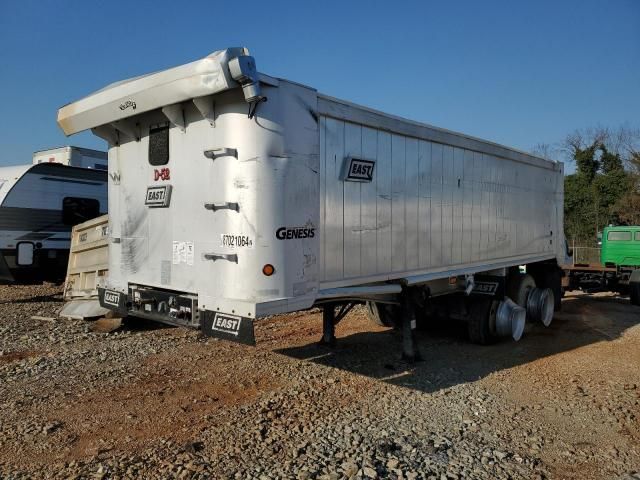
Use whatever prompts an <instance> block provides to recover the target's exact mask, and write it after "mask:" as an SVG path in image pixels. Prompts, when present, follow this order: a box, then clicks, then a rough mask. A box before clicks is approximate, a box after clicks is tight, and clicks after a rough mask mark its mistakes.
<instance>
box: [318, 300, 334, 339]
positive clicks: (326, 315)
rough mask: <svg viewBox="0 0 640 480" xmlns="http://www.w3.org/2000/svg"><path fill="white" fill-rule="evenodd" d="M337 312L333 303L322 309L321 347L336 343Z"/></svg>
mask: <svg viewBox="0 0 640 480" xmlns="http://www.w3.org/2000/svg"><path fill="white" fill-rule="evenodd" d="M335 332H336V325H335V310H334V305H333V303H328V304H326V305H325V306H324V307H322V339H321V340H320V345H333V344H334V343H335V342H336V335H335Z"/></svg>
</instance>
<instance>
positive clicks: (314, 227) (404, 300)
mask: <svg viewBox="0 0 640 480" xmlns="http://www.w3.org/2000/svg"><path fill="white" fill-rule="evenodd" d="M255 65H256V64H255V60H254V58H253V57H251V56H250V55H249V53H248V50H247V49H245V48H228V49H225V50H220V51H216V52H214V53H212V54H211V55H209V56H207V57H206V58H204V59H202V60H198V61H195V62H192V63H188V64H186V65H182V66H178V67H175V68H171V69H168V70H165V71H161V72H158V73H153V74H149V75H145V76H141V77H136V78H133V79H130V80H125V81H121V82H118V83H116V84H113V85H110V86H107V87H105V88H103V89H102V90H99V91H98V92H96V93H93V94H91V95H89V96H87V97H85V98H83V99H81V100H78V101H76V102H74V103H71V104H69V105H66V106H64V107H62V108H61V109H60V110H59V112H58V124H59V125H60V127H61V128H62V130H63V131H64V133H65V134H67V135H71V134H74V133H76V132H80V131H83V130H88V129H91V130H92V131H93V133H94V134H96V135H98V136H99V137H101V138H103V139H105V140H106V141H107V142H108V144H109V167H108V170H109V172H108V173H109V247H108V248H109V278H108V285H107V286H106V288H103V289H100V292H99V297H100V301H101V304H102V305H103V306H104V307H106V308H110V309H112V310H115V311H117V312H119V313H120V314H121V315H130V316H134V317H141V318H147V319H153V320H157V321H160V322H166V323H170V324H175V325H184V326H191V327H196V328H200V329H202V331H203V332H204V333H205V334H208V335H213V336H217V337H221V338H225V339H230V340H235V341H240V342H245V343H253V342H254V341H255V340H254V327H253V323H254V320H255V319H256V318H257V317H261V316H266V315H272V314H278V313H284V312H291V311H295V310H301V309H308V308H310V307H312V306H314V305H316V306H317V305H320V306H323V307H324V308H323V311H324V313H323V325H324V332H323V341H325V342H332V341H333V329H334V325H335V323H337V321H339V320H340V319H341V318H342V317H343V316H344V314H345V313H346V312H347V311H348V310H349V308H350V307H351V306H352V305H354V304H356V303H365V304H366V305H367V307H368V311H369V313H370V316H371V318H372V320H373V321H375V322H378V323H381V324H385V325H396V326H398V327H401V329H402V332H403V339H404V342H403V345H404V353H405V356H407V357H415V355H416V351H415V345H414V343H413V341H412V338H413V329H414V328H415V327H416V324H417V322H418V321H421V320H423V319H424V318H432V317H433V316H434V315H436V314H437V313H438V312H443V311H446V312H447V314H448V315H449V316H450V317H456V318H458V317H459V318H462V319H465V320H466V321H468V322H469V334H470V337H471V339H472V340H473V341H476V342H479V343H489V342H491V341H493V340H494V339H496V338H498V337H501V336H509V337H513V338H516V339H518V338H520V335H522V329H523V328H524V322H525V319H526V318H527V317H528V318H529V319H530V320H535V321H539V322H542V323H544V324H546V325H548V324H549V323H550V321H551V318H552V316H553V308H554V305H555V304H557V303H558V302H559V297H560V276H561V271H560V269H559V267H558V261H559V259H561V258H562V255H563V250H562V245H563V242H564V237H563V233H562V232H563V217H562V212H563V165H562V164H561V163H558V162H553V161H548V160H544V159H542V158H538V157H536V156H533V155H530V154H527V153H524V152H521V151H517V150H514V149H512V148H508V147H505V146H502V145H498V144H495V143H492V142H488V141H485V140H481V139H478V138H474V137H471V136H468V135H463V134H459V133H455V132H452V131H449V130H445V129H442V128H436V127H433V126H429V125H425V124H422V123H417V122H414V121H410V120H406V119H402V118H399V117H395V116H392V115H389V114H386V113H382V112H379V111H375V110H372V109H369V108H366V107H362V106H359V105H355V104H353V103H350V102H347V101H344V100H339V99H336V98H332V97H329V96H327V95H323V94H321V93H319V92H318V91H317V90H315V89H313V88H311V87H308V86H305V85H301V84H298V83H295V82H292V81H289V80H285V79H281V78H275V77H271V76H268V75H264V74H261V73H258V72H257V70H256V66H255ZM523 270H526V273H524V271H523Z"/></svg>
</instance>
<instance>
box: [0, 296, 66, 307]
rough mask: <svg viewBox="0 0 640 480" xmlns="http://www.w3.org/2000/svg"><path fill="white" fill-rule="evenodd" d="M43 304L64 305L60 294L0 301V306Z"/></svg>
mask: <svg viewBox="0 0 640 480" xmlns="http://www.w3.org/2000/svg"><path fill="white" fill-rule="evenodd" d="M45 302H52V303H64V300H63V298H62V294H53V295H36V296H34V297H25V298H15V299H9V300H2V301H0V305H6V304H9V303H45Z"/></svg>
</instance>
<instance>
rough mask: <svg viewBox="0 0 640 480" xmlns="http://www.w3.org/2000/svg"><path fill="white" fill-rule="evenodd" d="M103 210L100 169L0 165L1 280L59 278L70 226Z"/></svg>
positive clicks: (103, 175)
mask: <svg viewBox="0 0 640 480" xmlns="http://www.w3.org/2000/svg"><path fill="white" fill-rule="evenodd" d="M95 153H96V154H99V153H102V156H104V157H105V158H106V153H105V152H95ZM106 210H107V172H106V171H105V170H94V169H89V168H79V167H70V166H66V165H62V164H59V163H57V162H55V163H53V162H52V163H49V162H47V163H37V162H35V164H32V165H18V166H10V167H0V281H4V282H12V281H15V280H19V281H23V280H37V279H51V280H57V279H61V278H64V273H65V270H66V268H67V260H68V254H69V242H70V238H71V237H70V234H71V227H72V226H73V225H76V224H78V223H81V222H84V221H85V220H88V219H89V218H93V217H96V216H98V215H100V214H102V213H105V212H106Z"/></svg>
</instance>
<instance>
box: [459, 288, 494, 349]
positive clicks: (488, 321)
mask: <svg viewBox="0 0 640 480" xmlns="http://www.w3.org/2000/svg"><path fill="white" fill-rule="evenodd" d="M499 303H500V302H498V301H495V300H488V299H483V300H478V301H475V302H473V303H472V304H471V305H470V308H471V315H469V320H468V322H467V332H468V334H469V340H470V341H471V342H472V343H475V344H477V345H490V344H492V343H494V342H495V341H496V340H497V337H496V335H495V333H494V330H495V317H496V311H497V310H498V305H499Z"/></svg>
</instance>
